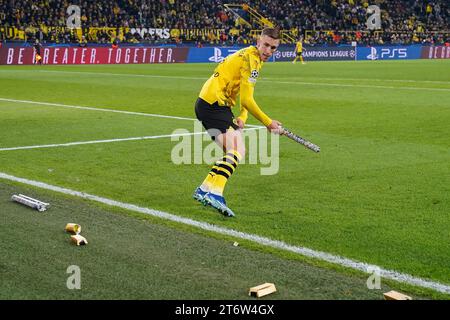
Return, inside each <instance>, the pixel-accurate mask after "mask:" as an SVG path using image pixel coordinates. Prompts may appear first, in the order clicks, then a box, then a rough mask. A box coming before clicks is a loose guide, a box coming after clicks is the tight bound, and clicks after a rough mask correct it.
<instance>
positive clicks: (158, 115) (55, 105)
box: [0, 98, 197, 121]
mask: <svg viewBox="0 0 450 320" xmlns="http://www.w3.org/2000/svg"><path fill="white" fill-rule="evenodd" d="M0 101H6V102H14V103H27V104H37V105H43V106H50V107H60V108H70V109H80V110H89V111H102V112H113V113H121V114H128V115H134V116H144V117H156V118H169V119H178V120H190V121H194V120H197V119H194V118H185V117H175V116H167V115H162V114H154V113H144V112H133V111H124V110H115V109H106V108H95V107H85V106H74V105H68V104H61V103H51V102H41V101H32V100H17V99H8V98H0Z"/></svg>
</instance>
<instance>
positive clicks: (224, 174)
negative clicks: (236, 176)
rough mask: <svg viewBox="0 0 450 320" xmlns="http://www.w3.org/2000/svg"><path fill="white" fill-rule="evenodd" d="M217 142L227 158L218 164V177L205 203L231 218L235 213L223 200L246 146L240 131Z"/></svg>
mask: <svg viewBox="0 0 450 320" xmlns="http://www.w3.org/2000/svg"><path fill="white" fill-rule="evenodd" d="M216 142H217V143H218V144H219V145H220V146H221V147H222V149H223V150H224V151H225V156H223V158H222V159H221V160H219V161H217V162H216V165H215V168H216V176H215V178H214V183H213V185H212V188H211V191H210V192H209V193H207V194H206V195H205V196H204V200H205V202H206V203H207V204H208V205H210V206H212V207H214V208H215V209H217V210H218V211H219V212H220V213H222V214H224V215H226V216H228V217H231V216H234V213H233V211H231V209H230V208H228V206H227V205H226V202H225V199H224V198H223V191H224V189H225V185H226V183H227V181H228V179H229V178H230V177H231V175H232V174H233V173H234V171H235V169H236V167H237V166H238V164H239V161H240V160H241V159H242V156H243V155H245V144H244V141H243V138H242V132H241V131H240V130H234V129H230V130H227V131H226V132H225V133H223V134H220V135H218V136H217V137H216Z"/></svg>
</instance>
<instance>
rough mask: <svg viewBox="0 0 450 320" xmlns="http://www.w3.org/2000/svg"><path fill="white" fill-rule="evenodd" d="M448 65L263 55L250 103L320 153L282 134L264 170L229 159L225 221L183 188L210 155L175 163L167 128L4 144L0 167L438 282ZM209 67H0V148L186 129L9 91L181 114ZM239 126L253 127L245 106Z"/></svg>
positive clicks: (447, 260)
mask: <svg viewBox="0 0 450 320" xmlns="http://www.w3.org/2000/svg"><path fill="white" fill-rule="evenodd" d="M449 67H450V61H444V60H443V61H438V60H434V61H431V60H416V61H398V62H396V61H395V62H394V61H390V62H387V61H370V62H321V63H308V64H306V65H300V64H296V65H292V64H290V63H267V64H265V65H264V67H263V69H262V70H261V72H260V78H259V80H258V83H257V85H256V90H255V98H256V101H257V102H258V104H259V105H260V107H261V108H262V109H263V110H264V111H265V112H266V113H268V115H269V116H271V117H272V118H274V119H277V120H279V121H281V122H282V123H283V124H284V125H285V126H286V127H288V128H289V129H291V130H292V131H294V132H296V133H298V134H299V135H301V136H303V137H305V138H307V139H309V140H311V141H312V142H314V143H316V144H318V145H319V146H320V147H321V152H320V153H319V154H315V153H313V152H311V151H309V150H307V149H305V148H303V147H301V146H300V145H298V144H296V143H294V142H293V141H290V140H288V139H284V138H282V139H280V167H279V172H278V173H277V174H276V175H271V176H261V175H260V168H261V166H263V165H258V164H257V165H250V164H243V165H242V166H240V167H238V169H237V172H236V174H235V175H234V176H233V177H232V178H231V179H230V181H229V183H228V186H227V189H226V192H225V196H226V199H227V203H228V204H229V206H230V207H231V208H232V209H233V210H234V211H235V213H236V215H237V216H236V218H233V219H225V218H223V217H222V216H220V215H219V214H217V213H216V212H214V211H213V210H210V209H206V208H203V207H202V206H201V205H199V204H198V203H196V202H195V201H194V200H193V199H192V198H191V195H192V192H193V191H194V189H195V188H196V187H197V186H198V184H199V183H200V182H201V181H202V179H203V178H204V176H205V175H206V173H207V172H208V170H209V165H208V164H190V165H174V164H173V163H172V161H171V150H172V149H173V147H174V146H175V145H176V144H177V142H174V141H171V140H170V138H160V139H150V140H139V141H122V142H113V143H98V144H86V145H76V146H68V147H54V148H37V149H28V150H13V151H6V150H5V151H0V168H1V169H0V172H4V173H7V174H10V175H14V176H17V177H22V178H28V179H33V180H37V181H42V182H46V183H48V184H52V185H57V186H60V187H66V188H70V189H74V190H78V191H83V192H87V193H90V194H95V195H98V196H102V197H106V198H110V199H114V200H118V201H122V202H126V203H132V204H136V205H139V206H143V207H149V208H153V209H157V210H161V211H165V212H169V213H173V214H176V215H179V216H181V217H188V218H192V219H196V220H199V221H204V222H208V223H212V224H215V225H219V226H223V227H227V228H233V229H236V230H239V231H243V232H246V233H251V234H257V235H261V236H265V237H268V238H271V239H276V240H281V241H284V242H286V243H288V244H292V245H296V246H304V247H307V248H311V249H314V250H319V251H324V252H328V253H331V254H334V255H339V256H343V257H347V258H351V259H354V260H358V261H362V262H367V263H370V264H375V265H378V266H380V267H382V268H385V269H391V270H396V271H399V272H402V273H407V274H411V275H413V276H416V277H420V278H424V279H428V280H432V281H436V282H440V283H443V284H446V285H450V269H449V268H448V266H449V265H450V232H449V230H450V166H449V163H450V139H449V137H450V74H449V73H448V72H445V70H448V68H449ZM213 69H214V65H213V64H175V65H140V66H137V65H134V66H130V65H118V66H28V67H0V149H3V148H13V147H20V146H34V145H46V144H63V143H70V142H79V141H93V140H104V139H121V138H130V137H142V136H154V135H168V134H171V133H172V132H173V131H174V130H175V129H181V128H183V129H187V130H189V131H192V130H193V122H192V121H188V120H182V119H173V118H156V117H144V116H139V115H130V114H122V113H110V112H97V111H91V110H84V109H69V108H63V107H59V106H50V105H41V104H33V103H24V102H20V101H19V100H22V101H34V102H47V103H55V104H65V105H74V106H86V107H95V108H106V109H115V110H123V111H132V112H140V113H151V114H160V115H169V116H179V117H187V118H194V117H195V115H194V111H193V105H194V102H195V99H196V97H197V95H198V93H199V90H200V88H201V86H202V84H203V82H204V81H205V80H206V78H208V77H209V76H210V75H211V74H212V71H213ZM5 99H13V100H16V101H14V102H12V101H7V100H5ZM249 123H251V124H259V123H257V122H256V121H255V120H254V119H253V118H251V116H250V122H249ZM1 183H2V184H4V185H12V183H10V182H8V181H5V180H2V181H1ZM4 190H6V189H4ZM8 190H10V189H8ZM92 221H95V218H92ZM117 228H118V229H120V226H117ZM3 235H4V233H3V232H2V233H1V234H0V238H1V237H3ZM16 236H17V238H20V237H22V236H23V234H16ZM10 249H11V250H14V247H11V248H10ZM142 250H144V249H142ZM262 250H264V249H262ZM169 296H170V295H169Z"/></svg>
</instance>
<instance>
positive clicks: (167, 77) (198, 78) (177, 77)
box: [35, 70, 450, 92]
mask: <svg viewBox="0 0 450 320" xmlns="http://www.w3.org/2000/svg"><path fill="white" fill-rule="evenodd" d="M35 72H46V73H65V74H70V73H74V74H86V75H105V76H122V77H141V78H142V77H144V78H162V79H181V80H206V79H207V78H206V77H203V78H201V77H182V76H162V75H152V74H132V73H109V72H82V71H56V70H36V71H35ZM267 79H268V80H264V79H261V80H259V82H263V83H280V84H299V85H309V86H312V85H314V86H326V87H353V88H369V89H370V88H374V89H394V90H395V89H399V90H414V91H416V90H424V91H444V92H447V91H448V92H450V88H448V89H447V88H423V87H393V86H378V85H361V84H339V83H326V82H304V81H278V80H269V78H267ZM379 80H381V81H383V79H379ZM412 81H414V80H412Z"/></svg>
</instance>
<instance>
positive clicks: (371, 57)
mask: <svg viewBox="0 0 450 320" xmlns="http://www.w3.org/2000/svg"><path fill="white" fill-rule="evenodd" d="M367 59H368V60H377V59H378V54H377V48H375V47H370V54H369V55H368V56H367Z"/></svg>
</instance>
